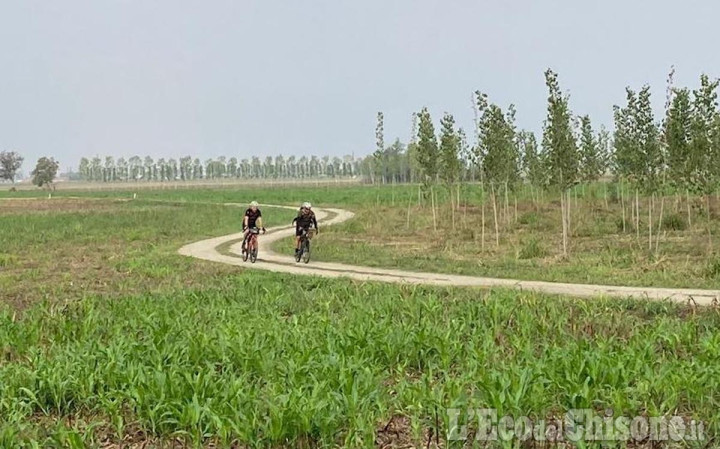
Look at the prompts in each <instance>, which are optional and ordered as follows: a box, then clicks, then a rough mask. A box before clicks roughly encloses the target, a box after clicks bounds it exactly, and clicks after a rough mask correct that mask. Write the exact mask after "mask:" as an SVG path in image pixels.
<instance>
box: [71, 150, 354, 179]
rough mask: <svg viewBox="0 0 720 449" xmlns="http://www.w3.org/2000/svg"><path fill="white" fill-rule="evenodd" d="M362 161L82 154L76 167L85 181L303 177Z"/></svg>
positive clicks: (331, 173) (347, 173)
mask: <svg viewBox="0 0 720 449" xmlns="http://www.w3.org/2000/svg"><path fill="white" fill-rule="evenodd" d="M362 165H363V161H362V160H361V159H356V158H354V157H353V156H345V157H343V158H340V157H334V158H330V157H329V156H325V157H317V156H311V157H307V156H302V157H299V158H297V157H295V156H290V157H287V158H286V157H283V156H276V157H270V156H268V157H266V158H264V159H262V160H261V159H260V158H259V157H253V158H250V159H238V158H236V157H230V158H227V157H224V156H222V157H219V158H216V159H207V160H205V161H201V160H200V159H199V158H192V157H190V156H186V157H182V158H179V159H174V158H169V159H165V158H159V159H157V160H154V159H153V158H151V157H149V156H148V157H145V158H141V157H139V156H133V157H130V158H128V159H126V158H124V157H119V158H117V159H115V158H114V157H111V156H107V157H105V158H104V160H103V159H101V158H100V157H97V156H96V157H92V158H86V157H84V158H82V159H81V160H80V165H79V169H78V174H79V175H80V178H81V179H82V180H85V181H97V182H117V181H120V182H122V181H161V182H163V181H192V180H197V179H224V178H245V179H288V178H293V179H302V178H317V177H330V178H337V177H353V176H360V175H361V174H362Z"/></svg>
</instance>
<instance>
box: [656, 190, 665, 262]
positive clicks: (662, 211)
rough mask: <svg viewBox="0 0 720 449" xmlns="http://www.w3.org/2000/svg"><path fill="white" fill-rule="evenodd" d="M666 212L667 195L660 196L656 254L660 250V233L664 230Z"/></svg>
mask: <svg viewBox="0 0 720 449" xmlns="http://www.w3.org/2000/svg"><path fill="white" fill-rule="evenodd" d="M664 214H665V195H663V196H661V197H660V218H658V229H657V235H656V236H655V254H658V253H659V250H660V233H661V232H662V225H663V215H664Z"/></svg>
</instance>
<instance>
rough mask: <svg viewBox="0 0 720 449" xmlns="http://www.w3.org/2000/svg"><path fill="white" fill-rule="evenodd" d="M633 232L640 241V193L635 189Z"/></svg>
mask: <svg viewBox="0 0 720 449" xmlns="http://www.w3.org/2000/svg"><path fill="white" fill-rule="evenodd" d="M635 233H636V234H637V241H638V243H640V193H639V192H638V190H637V189H635Z"/></svg>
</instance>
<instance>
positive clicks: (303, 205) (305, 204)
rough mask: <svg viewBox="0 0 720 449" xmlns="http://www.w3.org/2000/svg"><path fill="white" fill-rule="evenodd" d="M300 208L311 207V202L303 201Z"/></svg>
mask: <svg viewBox="0 0 720 449" xmlns="http://www.w3.org/2000/svg"><path fill="white" fill-rule="evenodd" d="M302 208H303V209H312V204H310V203H308V202H307V201H305V202H304V203H303V204H302Z"/></svg>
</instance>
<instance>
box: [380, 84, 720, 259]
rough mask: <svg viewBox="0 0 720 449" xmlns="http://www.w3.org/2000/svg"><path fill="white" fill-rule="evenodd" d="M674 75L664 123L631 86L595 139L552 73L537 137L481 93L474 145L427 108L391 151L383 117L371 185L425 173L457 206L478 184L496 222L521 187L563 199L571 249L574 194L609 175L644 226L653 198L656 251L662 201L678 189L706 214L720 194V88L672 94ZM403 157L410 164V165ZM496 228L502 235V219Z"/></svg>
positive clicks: (447, 117)
mask: <svg viewBox="0 0 720 449" xmlns="http://www.w3.org/2000/svg"><path fill="white" fill-rule="evenodd" d="M673 73H674V70H673V71H671V72H670V74H669V76H668V87H667V92H666V99H665V116H664V117H663V118H662V120H660V121H658V120H656V118H655V117H654V115H653V110H652V104H651V95H650V88H649V86H647V85H645V86H643V87H641V89H640V90H639V91H635V90H633V89H631V88H627V89H626V103H625V104H624V105H622V106H615V107H614V131H613V133H612V134H610V133H609V132H608V131H606V130H605V129H604V128H602V127H601V128H600V130H599V131H597V132H596V131H595V130H594V129H593V127H592V124H591V120H590V118H589V117H588V116H575V115H574V114H573V113H572V112H571V110H570V107H569V97H568V95H567V94H565V93H563V91H562V90H561V88H560V85H559V83H558V77H557V74H556V73H555V72H553V71H552V70H548V71H546V72H545V82H546V86H547V89H548V103H547V116H546V119H545V121H544V123H543V131H542V136H541V137H540V138H539V139H538V138H537V137H536V136H535V135H534V134H533V133H532V132H529V131H525V130H518V129H517V127H516V125H515V108H514V106H513V105H510V106H509V107H508V108H507V109H506V110H503V109H502V108H501V107H500V106H498V105H497V104H494V103H492V102H490V100H489V99H488V96H487V95H486V94H484V93H481V92H475V94H474V97H473V106H474V111H475V130H474V135H473V143H472V145H470V144H468V139H467V136H466V134H465V132H464V131H463V130H462V129H458V128H457V127H456V125H455V120H454V118H453V116H452V115H451V114H447V113H446V114H444V116H443V117H442V119H441V120H440V131H439V133H436V131H435V127H434V124H433V120H432V118H431V116H430V113H429V112H428V110H427V109H426V108H423V109H422V110H421V111H420V112H419V113H416V114H414V115H413V125H412V128H413V132H412V135H413V139H412V140H411V142H410V143H409V144H408V146H407V149H406V151H398V150H399V148H398V147H399V146H400V144H399V143H398V142H395V143H394V144H393V145H392V146H390V147H388V148H386V147H385V144H384V141H383V126H384V125H383V115H382V113H378V124H377V128H376V137H377V150H376V152H375V153H374V154H373V157H372V163H371V164H368V165H370V170H371V173H370V175H371V178H372V179H373V181H374V182H392V181H395V180H402V179H403V177H406V176H409V177H410V178H415V179H417V176H418V174H419V175H420V177H419V180H420V181H421V182H423V184H424V185H425V187H426V191H431V190H432V186H433V185H435V184H442V185H445V186H446V187H447V188H448V189H449V190H450V192H451V194H450V198H453V197H455V195H454V194H453V191H454V189H456V188H457V189H458V192H459V185H460V184H461V183H463V182H466V181H468V180H470V181H481V182H482V183H483V185H484V186H485V187H486V189H487V191H488V193H489V195H488V197H489V198H490V200H491V201H492V205H493V209H494V211H495V214H496V215H497V203H498V202H499V201H500V202H501V201H502V198H505V201H507V197H508V191H513V190H515V189H516V188H517V187H518V186H519V185H520V184H521V183H524V184H526V185H528V184H529V185H530V186H531V187H534V188H536V189H537V191H538V192H541V191H543V190H551V191H554V192H559V193H560V198H561V213H562V223H563V248H564V250H565V251H567V240H568V228H569V221H570V201H569V191H570V188H571V187H573V186H574V185H576V184H579V183H588V182H592V181H596V180H598V179H599V178H601V177H602V176H606V175H612V176H613V177H614V179H615V180H617V181H619V182H620V184H621V186H622V188H621V189H620V193H621V195H624V198H623V201H625V202H627V203H629V204H632V206H633V217H635V219H636V220H637V225H638V226H639V208H640V206H639V196H640V195H642V196H643V197H647V198H649V201H647V203H648V209H649V210H648V216H649V218H650V219H649V223H648V230H649V232H648V235H649V245H650V246H651V247H652V244H653V243H652V242H653V240H652V233H653V224H652V217H653V215H654V208H655V207H656V206H655V199H656V197H658V196H659V197H660V198H661V201H663V200H664V195H665V194H666V193H668V192H670V191H671V190H672V191H673V192H675V193H676V194H678V193H683V194H687V195H688V197H689V196H690V195H703V196H705V198H706V199H707V200H708V205H707V210H708V211H709V198H710V194H711V193H713V192H716V191H717V189H718V188H719V187H720V113H719V111H718V102H717V88H718V81H717V80H711V79H710V78H709V77H708V76H706V75H702V76H701V77H700V85H699V87H698V88H696V89H693V90H690V89H688V88H678V87H674V86H673ZM398 154H399V155H400V156H398ZM399 157H405V158H406V159H408V160H407V161H406V162H404V163H403V162H401V161H398V158H399ZM633 193H634V201H633V200H632V196H633V195H632V194H633ZM458 196H459V195H458ZM688 204H689V201H688ZM624 210H625V209H624V206H623V213H624ZM688 216H689V215H688ZM660 219H662V203H661V213H660ZM495 223H496V235H497V218H496V219H495ZM623 223H624V220H623Z"/></svg>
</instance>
